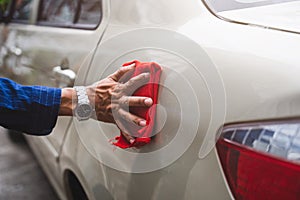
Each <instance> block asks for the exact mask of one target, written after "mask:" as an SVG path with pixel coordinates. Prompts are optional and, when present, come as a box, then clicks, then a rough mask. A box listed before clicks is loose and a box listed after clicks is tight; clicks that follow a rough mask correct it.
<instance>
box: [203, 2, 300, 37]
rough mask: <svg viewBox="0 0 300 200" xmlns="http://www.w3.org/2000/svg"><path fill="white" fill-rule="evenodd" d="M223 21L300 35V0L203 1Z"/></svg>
mask: <svg viewBox="0 0 300 200" xmlns="http://www.w3.org/2000/svg"><path fill="white" fill-rule="evenodd" d="M203 1H205V2H206V3H207V5H208V7H209V8H210V10H211V11H212V12H214V13H215V14H216V15H217V16H220V17H221V19H224V20H227V21H228V20H229V21H231V22H237V23H243V24H251V25H255V26H259V27H263V28H268V29H275V30H279V31H285V32H291V33H300V26H299V7H300V0H203Z"/></svg>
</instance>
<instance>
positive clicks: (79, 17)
mask: <svg viewBox="0 0 300 200" xmlns="http://www.w3.org/2000/svg"><path fill="white" fill-rule="evenodd" d="M100 20H101V1H100V0H42V1H41V2H40V11H39V18H38V22H39V24H41V25H49V26H63V27H70V28H95V27H96V26H97V25H98V24H99V22H100Z"/></svg>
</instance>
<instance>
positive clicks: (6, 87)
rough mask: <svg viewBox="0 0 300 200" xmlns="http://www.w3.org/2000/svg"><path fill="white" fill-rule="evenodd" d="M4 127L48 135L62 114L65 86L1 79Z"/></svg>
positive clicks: (0, 112) (0, 108)
mask: <svg viewBox="0 0 300 200" xmlns="http://www.w3.org/2000/svg"><path fill="white" fill-rule="evenodd" d="M0 87H1V88H0V126H3V127H5V128H9V129H14V130H17V131H22V132H25V133H28V134H32V135H47V134H49V133H51V131H52V129H53V128H54V126H55V124H56V120H57V116H58V111H59V106H60V98H61V89H58V88H49V87H44V86H22V85H19V84H17V83H15V82H13V81H11V80H9V79H6V78H0Z"/></svg>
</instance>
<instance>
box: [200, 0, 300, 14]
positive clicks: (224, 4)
mask: <svg viewBox="0 0 300 200" xmlns="http://www.w3.org/2000/svg"><path fill="white" fill-rule="evenodd" d="M205 1H206V2H207V4H208V6H209V7H210V8H211V9H212V10H213V11H215V12H222V11H228V10H237V9H242V8H252V7H259V6H265V5H272V4H279V3H285V2H292V1H299V0H205Z"/></svg>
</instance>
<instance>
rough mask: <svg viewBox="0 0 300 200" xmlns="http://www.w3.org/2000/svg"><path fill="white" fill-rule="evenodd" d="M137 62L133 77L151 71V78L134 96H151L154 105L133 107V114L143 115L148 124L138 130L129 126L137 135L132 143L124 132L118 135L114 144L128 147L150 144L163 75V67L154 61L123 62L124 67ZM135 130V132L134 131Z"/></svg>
mask: <svg viewBox="0 0 300 200" xmlns="http://www.w3.org/2000/svg"><path fill="white" fill-rule="evenodd" d="M131 64H135V71H134V73H133V75H132V76H131V77H134V76H137V75H139V74H141V73H149V74H150V78H149V81H148V83H147V84H145V85H143V86H141V87H140V88H138V89H137V90H136V91H135V92H134V93H133V95H132V96H142V97H150V98H152V100H153V105H152V106H151V107H150V108H147V107H131V108H130V112H131V113H132V114H135V115H137V116H139V117H142V118H144V119H146V121H147V126H145V127H141V128H139V129H138V130H137V129H136V125H135V128H133V126H132V128H130V126H128V127H129V128H128V127H127V130H128V131H129V134H131V135H133V134H134V135H135V136H137V137H136V139H135V142H134V143H132V144H130V143H129V142H128V141H127V140H126V139H125V137H124V136H123V134H122V131H121V134H120V136H117V137H116V138H115V139H116V140H117V142H115V143H113V144H114V145H116V146H118V147H120V148H123V149H126V148H130V147H141V146H143V145H145V144H148V143H149V142H150V141H151V138H150V137H151V135H152V132H153V128H154V122H155V115H156V104H157V98H158V88H159V80H160V75H161V71H162V70H161V67H160V66H159V65H158V64H156V63H154V62H144V63H142V62H139V61H136V60H135V61H132V62H128V63H125V64H123V67H125V66H128V65H131ZM133 131H134V132H135V133H133Z"/></svg>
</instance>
